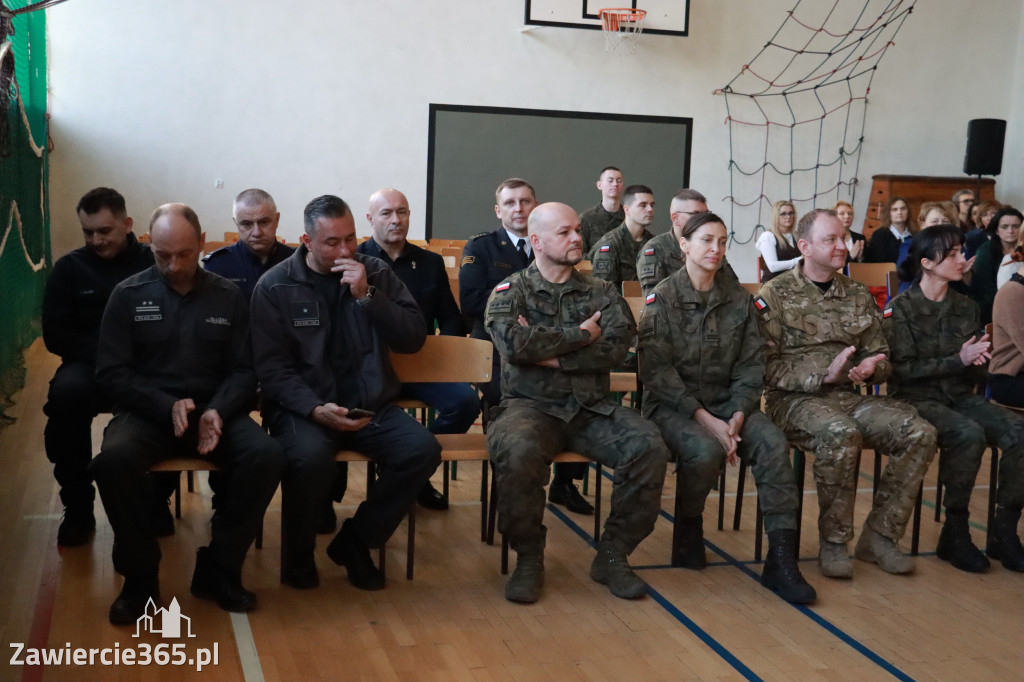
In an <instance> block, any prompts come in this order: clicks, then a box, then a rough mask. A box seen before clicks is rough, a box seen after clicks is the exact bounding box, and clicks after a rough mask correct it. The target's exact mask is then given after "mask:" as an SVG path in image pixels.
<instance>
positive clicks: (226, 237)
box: [224, 232, 238, 244]
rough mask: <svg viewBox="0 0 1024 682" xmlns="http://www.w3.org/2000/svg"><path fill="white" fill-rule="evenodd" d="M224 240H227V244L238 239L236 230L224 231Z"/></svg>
mask: <svg viewBox="0 0 1024 682" xmlns="http://www.w3.org/2000/svg"><path fill="white" fill-rule="evenodd" d="M224 241H225V242H227V243H228V244H234V243H235V242H237V241H238V233H237V232H225V233H224Z"/></svg>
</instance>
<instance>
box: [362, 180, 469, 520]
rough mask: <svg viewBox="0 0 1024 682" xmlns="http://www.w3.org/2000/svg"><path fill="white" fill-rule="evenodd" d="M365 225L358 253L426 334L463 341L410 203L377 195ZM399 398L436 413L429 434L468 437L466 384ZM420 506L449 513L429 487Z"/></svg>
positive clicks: (423, 387)
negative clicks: (391, 279) (387, 281)
mask: <svg viewBox="0 0 1024 682" xmlns="http://www.w3.org/2000/svg"><path fill="white" fill-rule="evenodd" d="M366 219H367V220H368V221H369V222H370V226H371V227H372V228H373V236H372V238H370V239H368V240H366V241H365V242H363V243H361V244H360V245H359V248H358V251H359V253H361V254H364V255H367V256H374V257H375V258H380V259H381V260H382V261H384V262H385V263H387V264H388V267H390V268H391V270H392V271H393V272H394V273H395V274H396V275H398V279H400V280H402V283H403V284H405V286H406V288H407V289H409V293H411V294H412V297H413V298H414V299H416V303H417V305H419V307H420V310H421V311H422V312H423V321H424V322H425V323H426V325H427V330H428V333H433V330H434V328H435V326H436V327H437V328H438V329H439V330H440V331H441V334H444V335H445V336H465V335H466V329H465V326H464V325H463V322H462V313H461V312H459V306H458V304H457V303H456V302H455V296H454V295H452V289H451V285H450V284H449V283H448V271H447V270H445V267H444V259H443V258H442V257H441V256H440V255H439V254H436V253H433V252H432V251H427V250H426V249H422V248H420V247H418V246H416V245H415V244H410V243H409V240H408V239H407V236H408V234H409V201H408V199H406V198H405V195H404V194H402V193H401V192H399V191H398V190H397V189H392V188H384V189H380V190H377V191H376V192H374V193H373V195H372V196H371V197H370V202H369V208H368V210H367V213H366ZM402 397H403V398H410V399H413V400H420V401H422V402H424V403H426V404H427V405H430V406H431V407H432V408H434V410H435V411H436V412H437V417H436V418H435V419H434V421H433V422H432V423H431V424H430V426H429V427H428V428H429V430H430V432H431V433H435V434H437V433H466V432H467V431H469V427H471V426H472V425H473V422H475V421H476V418H477V415H479V414H480V398H479V396H478V395H477V392H476V389H475V388H473V386H472V385H470V384H459V383H451V382H440V383H409V384H402ZM419 503H420V505H421V506H423V507H426V508H427V509H436V510H443V509H447V508H448V498H446V497H445V496H444V495H442V494H441V493H440V492H438V491H437V489H436V488H434V486H433V485H431V484H430V481H427V482H426V484H424V486H423V489H422V490H421V491H420V496H419Z"/></svg>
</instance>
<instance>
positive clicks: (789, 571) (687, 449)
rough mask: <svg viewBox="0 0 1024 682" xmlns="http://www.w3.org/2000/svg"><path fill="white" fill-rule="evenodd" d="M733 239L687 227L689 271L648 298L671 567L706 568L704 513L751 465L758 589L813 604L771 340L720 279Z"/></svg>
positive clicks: (699, 219) (645, 344) (699, 225)
mask: <svg viewBox="0 0 1024 682" xmlns="http://www.w3.org/2000/svg"><path fill="white" fill-rule="evenodd" d="M728 241H729V236H728V231H727V230H726V227H725V223H724V222H723V221H722V219H721V218H719V217H718V216H716V215H715V214H713V213H698V214H696V215H694V216H692V217H691V218H690V219H689V220H688V221H687V222H686V225H684V226H683V230H682V236H681V238H680V239H679V247H680V249H681V251H682V253H683V254H684V255H685V257H686V261H685V265H684V267H682V268H680V269H679V270H678V271H676V272H675V273H674V274H672V275H670V276H669V277H668V278H666V279H665V280H663V281H662V282H661V283H660V284H658V286H656V287H655V288H654V290H653V291H652V292H651V293H650V294H648V295H647V303H646V305H645V306H644V312H643V315H642V316H641V317H640V323H639V325H638V326H639V332H638V349H637V351H638V355H639V378H640V379H641V380H642V381H643V383H644V402H643V415H644V417H646V418H648V419H650V420H651V421H653V422H654V423H655V424H657V426H658V428H659V429H660V430H661V433H662V436H663V438H664V440H665V443H666V444H667V445H668V447H669V450H670V451H671V452H672V455H673V458H674V459H675V460H676V463H677V466H678V470H677V481H678V485H679V486H680V488H679V490H678V491H677V492H676V495H677V496H678V497H677V500H678V501H677V503H676V519H675V525H676V528H675V534H674V537H673V543H672V544H673V551H672V564H673V565H674V566H683V567H686V568H692V569H702V568H704V567H705V566H706V565H707V559H706V557H705V554H704V539H703V512H704V502H705V500H706V499H707V496H708V493H709V492H710V491H711V488H712V486H714V484H715V481H716V480H717V479H718V473H719V471H721V469H722V467H723V466H724V464H725V462H726V461H728V462H729V463H730V464H735V463H736V462H737V461H739V459H741V458H742V459H743V460H745V461H747V462H749V463H750V467H751V471H752V472H753V474H754V481H755V482H756V483H757V490H758V499H759V504H760V505H761V509H762V511H763V512H764V526H765V529H766V530H767V531H768V559H767V561H765V564H764V570H763V572H762V573H761V584H762V585H764V586H765V587H767V588H769V589H771V590H773V591H774V592H777V593H778V595H779V596H780V597H782V598H783V599H785V600H786V601H789V602H793V603H796V604H808V603H810V602H812V601H814V599H815V597H816V594H815V591H814V588H813V587H811V586H810V585H808V584H807V581H805V580H804V577H803V576H802V575H801V574H800V568H799V566H798V565H797V550H798V547H797V533H796V528H797V525H796V512H797V505H798V498H797V491H796V484H795V482H794V479H793V469H792V466H791V465H790V462H789V452H788V447H787V443H786V437H785V436H784V435H783V433H782V431H780V430H779V429H778V427H776V426H775V425H774V424H772V422H771V421H770V420H769V419H768V417H766V416H765V414H764V413H763V412H761V410H760V405H761V392H762V390H763V389H764V341H763V340H762V339H761V333H760V330H759V329H758V325H757V315H758V312H757V310H756V309H755V307H754V302H753V300H752V299H751V297H750V294H749V293H747V291H746V289H744V288H743V287H741V286H740V285H739V283H737V282H736V281H734V280H733V279H731V278H730V277H728V276H727V275H725V274H723V273H722V272H721V267H722V264H723V263H724V262H725V247H726V244H727V243H728Z"/></svg>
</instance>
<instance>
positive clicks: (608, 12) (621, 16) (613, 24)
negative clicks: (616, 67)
mask: <svg viewBox="0 0 1024 682" xmlns="http://www.w3.org/2000/svg"><path fill="white" fill-rule="evenodd" d="M599 15H600V17H601V30H602V31H604V50H605V52H609V53H611V54H622V55H624V54H633V53H634V52H636V44H637V41H638V40H639V39H640V34H641V33H643V31H644V20H645V19H646V18H647V12H646V11H645V10H642V9H630V8H628V7H612V8H608V9H603V10H600V12H599Z"/></svg>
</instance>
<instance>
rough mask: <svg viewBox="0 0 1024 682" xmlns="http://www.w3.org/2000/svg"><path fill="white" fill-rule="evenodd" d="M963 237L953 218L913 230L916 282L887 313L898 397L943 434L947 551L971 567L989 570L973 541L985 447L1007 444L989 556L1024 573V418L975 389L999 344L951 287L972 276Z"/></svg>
mask: <svg viewBox="0 0 1024 682" xmlns="http://www.w3.org/2000/svg"><path fill="white" fill-rule="evenodd" d="M962 241H963V232H961V231H960V228H959V227H956V226H954V225H938V226H935V227H929V228H926V229H924V230H922V231H921V232H919V233H917V234H916V235H914V243H913V245H912V246H911V247H910V255H909V257H908V258H907V259H906V260H905V261H904V263H903V265H902V266H901V269H902V272H901V275H902V278H903V279H904V281H911V282H914V284H913V285H912V286H911V288H910V289H908V290H907V291H906V292H905V293H903V294H900V295H899V296H897V297H896V298H895V299H893V300H892V302H891V303H890V304H889V305H888V306H887V307H886V309H885V313H884V314H883V318H884V319H885V323H884V326H885V332H886V336H887V337H888V340H889V348H890V349H891V350H892V365H893V373H892V378H891V379H890V380H889V395H891V396H893V397H894V398H898V399H900V400H903V401H906V402H908V403H910V404H911V405H913V406H914V407H915V408H916V409H917V411H918V412H919V413H920V414H921V416H922V417H924V418H925V419H927V420H928V421H930V422H931V423H932V425H934V426H935V428H936V430H937V431H938V438H939V447H940V448H941V452H940V455H939V482H940V483H941V484H942V485H943V486H945V488H946V498H945V505H946V522H945V524H943V526H942V532H941V533H940V535H939V544H938V548H937V549H936V554H937V555H938V556H939V558H940V559H943V560H945V561H949V562H950V563H952V564H953V565H954V566H955V567H957V568H959V569H961V570H963V571H969V572H972V573H977V572H981V571H984V570H986V569H987V568H988V567H989V561H988V559H986V558H985V555H984V554H982V553H981V552H980V551H979V550H978V548H977V547H975V546H974V543H973V542H971V532H970V528H969V526H968V523H967V519H968V511H967V509H968V505H969V503H970V500H971V491H972V490H973V489H974V481H975V479H976V478H977V476H978V469H979V468H980V467H981V457H982V454H983V453H984V452H985V448H986V446H987V445H988V444H991V445H994V446H996V447H998V448H999V450H1001V451H1002V459H1001V461H1000V464H999V467H1000V476H999V489H998V492H997V491H995V490H993V491H990V492H989V494H990V495H996V500H997V502H998V505H999V506H998V509H997V511H996V520H995V524H994V527H993V528H992V529H991V530H990V532H989V535H988V537H989V546H988V554H989V556H991V557H992V558H994V559H1001V560H1002V562H1003V565H1004V566H1005V567H1006V568H1009V569H1011V570H1014V571H1024V547H1022V546H1021V543H1020V538H1019V537H1018V536H1017V522H1018V521H1019V520H1020V515H1021V505H1022V503H1024V470H1022V465H1024V418H1022V417H1020V416H1019V415H1016V414H1014V413H1013V412H1010V411H1009V410H1007V409H1005V408H1002V407H999V406H998V405H993V404H991V403H990V402H988V401H987V400H985V399H984V398H982V397H981V396H979V395H978V394H977V393H976V389H977V387H978V385H979V384H983V383H985V381H986V378H987V377H986V372H985V362H986V360H988V358H989V357H990V354H989V351H990V349H991V344H990V343H989V338H988V336H987V335H985V332H984V330H982V329H980V326H981V325H980V321H979V319H980V312H979V310H978V305H977V304H976V303H975V302H974V301H972V300H971V299H970V298H968V297H967V296H964V295H963V294H961V293H958V292H957V291H954V290H953V289H952V288H951V287H950V286H949V284H950V282H959V281H961V280H962V279H963V270H964V265H965V259H964V256H963V254H962V253H961V252H960V245H961V242H962Z"/></svg>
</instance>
